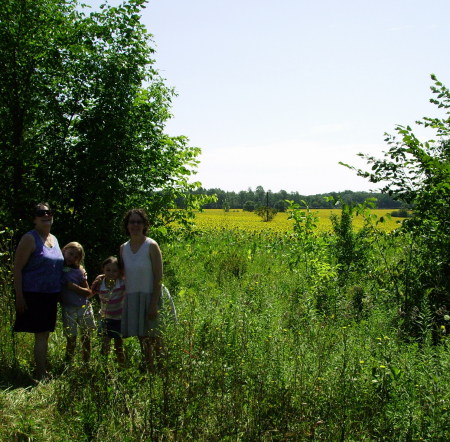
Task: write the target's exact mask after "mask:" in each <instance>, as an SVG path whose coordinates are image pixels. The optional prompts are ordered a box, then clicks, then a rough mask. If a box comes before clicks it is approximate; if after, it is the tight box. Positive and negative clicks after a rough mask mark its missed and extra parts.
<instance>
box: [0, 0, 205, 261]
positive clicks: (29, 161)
mask: <svg viewBox="0 0 450 442" xmlns="http://www.w3.org/2000/svg"><path fill="white" fill-rule="evenodd" d="M144 3H145V1H144V0H129V1H125V2H124V3H123V4H122V5H121V6H118V7H111V6H105V5H103V6H102V7H101V9H100V10H99V11H94V12H91V13H89V14H88V13H87V12H86V10H85V8H83V7H82V6H81V5H80V4H79V3H78V1H76V0H73V1H58V0H5V1H4V2H3V3H2V8H0V92H1V94H0V95H1V96H0V116H1V118H0V120H1V121H0V146H1V151H2V156H1V159H0V164H1V166H2V170H3V171H4V174H5V178H6V179H5V180H4V182H6V184H7V185H6V186H2V191H1V192H2V193H1V202H0V213H1V216H2V218H3V221H4V223H5V224H7V225H16V220H17V218H18V217H19V218H25V217H26V210H25V208H26V207H27V203H28V202H30V201H36V200H48V201H49V202H50V203H52V204H53V205H54V206H56V208H57V210H58V212H59V214H58V222H57V223H56V224H55V228H56V229H57V230H58V229H59V230H61V232H60V236H61V237H62V239H63V240H64V241H65V240H67V239H71V240H75V239H77V240H79V241H80V242H83V243H85V244H86V243H87V244H88V245H89V249H90V250H93V251H94V252H97V251H98V253H102V254H108V253H111V252H113V251H116V249H115V247H116V246H117V244H118V243H119V241H120V240H121V232H120V231H119V229H118V225H119V220H120V218H121V216H122V214H123V213H124V211H125V210H126V209H128V208H130V207H133V206H141V207H145V208H146V209H148V211H149V213H150V215H151V220H152V225H153V226H154V228H155V229H157V232H158V231H159V232H160V234H164V232H165V231H166V230H165V229H166V228H167V226H168V225H170V224H171V223H172V222H173V221H179V222H182V223H187V222H188V221H189V215H190V214H191V213H192V210H194V209H195V208H196V207H198V206H199V204H200V203H202V202H204V201H205V198H204V197H203V196H201V195H194V194H191V193H190V191H193V190H195V189H196V188H198V187H199V185H200V184H199V183H197V182H193V183H192V182H191V178H192V175H193V173H194V172H195V167H196V166H197V163H198V160H197V157H198V155H199V153H200V150H199V149H198V148H195V147H190V146H189V144H188V140H187V139H186V137H183V136H179V137H169V136H168V135H166V134H165V133H164V127H165V123H166V121H167V120H168V119H169V118H170V117H171V113H170V106H171V100H172V97H173V95H174V91H173V90H172V89H170V88H168V87H166V86H165V85H164V82H163V80H162V79H161V78H160V76H159V75H158V72H157V71H156V70H155V69H154V67H153V64H154V61H153V60H152V56H153V52H154V51H153V48H152V46H151V35H150V34H149V33H148V32H147V30H146V29H145V27H144V26H143V25H142V23H141V22H140V12H141V10H142V8H143V7H144ZM180 198H181V199H183V201H184V207H185V210H177V211H174V210H171V209H173V208H175V201H176V200H177V199H178V200H179V199H180ZM19 228H22V226H20V225H19ZM158 229H159V230H158ZM157 232H156V234H158V233H157Z"/></svg>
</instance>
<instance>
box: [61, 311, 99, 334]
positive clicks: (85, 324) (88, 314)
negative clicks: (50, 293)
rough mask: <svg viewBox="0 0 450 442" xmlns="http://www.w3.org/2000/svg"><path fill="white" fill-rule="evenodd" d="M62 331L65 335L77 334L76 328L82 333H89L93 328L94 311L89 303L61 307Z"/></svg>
mask: <svg viewBox="0 0 450 442" xmlns="http://www.w3.org/2000/svg"><path fill="white" fill-rule="evenodd" d="M62 319H63V333H64V336H66V337H68V338H69V337H74V336H77V335H78V330H80V333H81V334H82V335H89V334H90V333H91V331H92V330H94V329H95V320H94V312H93V311H92V306H91V305H83V306H81V307H78V306H76V307H72V306H71V307H67V306H63V308H62Z"/></svg>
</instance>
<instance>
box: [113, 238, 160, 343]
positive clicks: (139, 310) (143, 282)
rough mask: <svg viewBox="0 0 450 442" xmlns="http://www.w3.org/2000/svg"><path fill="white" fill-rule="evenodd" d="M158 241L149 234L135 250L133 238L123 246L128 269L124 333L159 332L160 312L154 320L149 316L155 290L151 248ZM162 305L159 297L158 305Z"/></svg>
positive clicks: (129, 334) (134, 334) (153, 333)
mask: <svg viewBox="0 0 450 442" xmlns="http://www.w3.org/2000/svg"><path fill="white" fill-rule="evenodd" d="M152 243H155V241H154V240H153V239H151V238H146V239H145V241H144V242H143V243H142V245H141V247H140V248H139V250H138V251H137V252H136V253H133V252H132V251H131V247H130V241H127V242H126V243H125V244H124V245H123V248H122V259H123V265H124V272H125V299H124V305H123V312H122V335H123V337H124V338H126V337H129V336H159V328H160V327H159V326H160V324H159V322H160V319H159V317H160V315H159V314H158V317H157V318H156V319H155V320H152V321H149V320H148V319H147V312H148V308H149V305H150V300H151V296H152V291H153V269H152V261H151V259H150V254H149V248H150V245H151V244H152ZM161 305H162V296H160V297H159V305H158V309H160V307H161Z"/></svg>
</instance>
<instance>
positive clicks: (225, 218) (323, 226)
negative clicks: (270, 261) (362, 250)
mask: <svg viewBox="0 0 450 442" xmlns="http://www.w3.org/2000/svg"><path fill="white" fill-rule="evenodd" d="M340 212H341V210H340V209H316V210H312V213H313V214H315V216H317V218H318V222H317V229H318V230H319V231H327V230H331V220H330V216H331V215H332V214H335V215H338V216H339V214H340ZM371 213H372V214H374V215H376V216H377V218H378V219H380V218H383V220H384V222H382V223H379V224H378V228H380V229H382V230H384V231H392V230H394V229H396V228H397V227H399V225H400V224H399V223H400V222H401V220H402V218H392V217H390V216H389V209H374V210H372V211H371ZM363 222H364V220H363V218H362V217H361V216H355V218H354V221H353V225H354V227H355V228H356V229H358V228H360V227H362V225H363ZM195 225H196V227H197V228H198V229H199V230H203V231H208V230H224V229H225V230H236V229H242V230H246V231H248V232H261V231H267V232H274V233H286V232H289V231H291V230H292V228H293V221H292V220H290V219H289V214H288V213H287V212H286V213H281V212H280V213H278V214H277V215H276V216H275V218H274V219H273V220H272V221H270V222H264V221H263V220H262V219H261V218H260V217H259V216H258V215H256V213H253V212H244V211H242V210H230V211H229V212H225V211H224V210H223V209H206V210H204V211H203V212H199V213H197V215H196V218H195Z"/></svg>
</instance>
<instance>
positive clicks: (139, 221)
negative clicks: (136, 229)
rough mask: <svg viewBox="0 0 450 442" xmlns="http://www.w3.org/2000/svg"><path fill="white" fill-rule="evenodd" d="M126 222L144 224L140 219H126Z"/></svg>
mask: <svg viewBox="0 0 450 442" xmlns="http://www.w3.org/2000/svg"><path fill="white" fill-rule="evenodd" d="M128 224H144V221H142V220H141V219H130V220H129V221H128Z"/></svg>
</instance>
